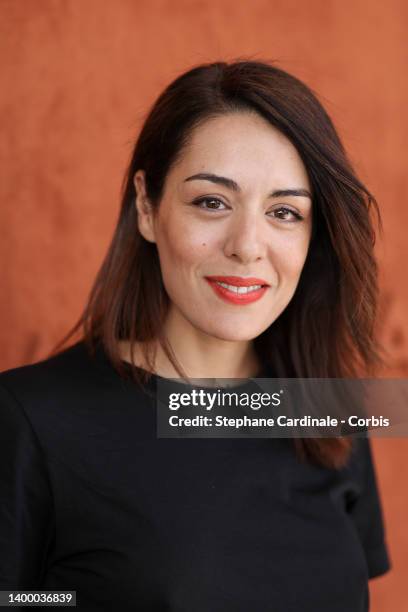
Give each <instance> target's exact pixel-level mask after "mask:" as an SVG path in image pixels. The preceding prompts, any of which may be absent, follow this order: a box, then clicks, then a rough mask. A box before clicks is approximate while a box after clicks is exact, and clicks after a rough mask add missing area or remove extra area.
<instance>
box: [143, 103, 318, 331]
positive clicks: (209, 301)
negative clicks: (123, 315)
mask: <svg viewBox="0 0 408 612" xmlns="http://www.w3.org/2000/svg"><path fill="white" fill-rule="evenodd" d="M135 184H136V188H137V192H138V198H137V202H138V203H137V206H138V211H139V215H138V218H139V228H140V230H141V232H142V235H143V236H144V237H145V238H146V239H147V240H150V241H152V242H155V243H156V244H157V249H158V253H159V259H160V265H161V270H162V276H163V282H164V285H165V287H166V290H167V293H168V295H169V297H170V301H171V307H170V315H171V319H172V322H173V325H174V323H175V324H176V328H177V330H178V331H180V333H184V332H185V331H186V330H187V329H188V328H190V330H191V328H194V330H195V331H199V332H202V333H203V334H207V335H209V336H212V337H215V338H218V339H222V340H235V341H238V340H239V341H242V340H252V339H253V338H255V337H257V336H259V335H260V334H261V333H262V332H263V331H265V330H266V329H267V328H268V327H269V326H270V325H271V323H273V322H274V321H275V320H276V318H277V317H278V316H279V315H280V314H281V313H282V311H283V310H284V309H285V308H286V306H287V305H288V303H289V302H290V300H291V298H292V296H293V294H294V292H295V289H296V286H297V284H298V281H299V277H300V273H301V271H302V268H303V265H304V262H305V259H306V255H307V251H308V247H309V242H310V236H311V229H312V201H311V188H310V184H309V180H308V176H307V173H306V169H305V167H304V165H303V162H302V161H301V159H300V156H299V154H298V153H297V151H296V149H295V147H294V146H293V145H292V144H291V142H290V141H289V140H288V139H287V138H286V137H285V136H284V135H283V134H282V133H281V132H279V131H278V130H276V129H275V128H273V127H272V126H271V125H270V124H269V123H267V122H266V120H264V119H263V118H262V117H260V116H259V115H257V114H255V113H250V112H236V113H230V114H227V115H223V116H220V117H216V118H211V119H209V120H207V121H206V122H205V123H203V124H202V125H200V126H199V127H197V128H195V129H194V130H193V132H192V134H191V137H190V140H189V143H188V144H187V145H186V146H185V148H184V149H183V151H182V152H181V156H180V158H179V160H178V161H177V163H176V164H175V165H174V166H173V168H172V169H171V170H170V171H169V173H168V175H167V177H166V181H165V186H164V192H163V197H162V200H161V201H160V205H159V207H158V210H157V211H156V213H155V214H154V213H153V212H152V209H151V207H149V203H148V202H147V200H146V198H145V197H144V195H143V194H145V192H144V180H143V172H142V171H139V172H138V173H137V174H136V176H135Z"/></svg>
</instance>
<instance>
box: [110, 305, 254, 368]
mask: <svg viewBox="0 0 408 612" xmlns="http://www.w3.org/2000/svg"><path fill="white" fill-rule="evenodd" d="M181 327H183V329H181ZM164 335H165V337H166V338H167V341H168V343H169V344H170V347H171V349H172V351H173V354H174V355H175V357H176V359H177V361H178V363H179V365H180V366H181V368H182V370H183V371H184V373H185V374H186V375H187V377H188V378H193V379H194V378H214V379H217V378H250V377H255V376H257V375H259V371H260V364H259V359H258V356H257V354H256V352H255V349H254V345H253V341H247V340H240V341H232V340H224V339H219V338H215V337H214V336H210V335H208V334H205V333H204V332H202V331H200V330H198V329H197V328H195V327H193V326H192V325H190V324H188V325H185V324H184V321H183V325H182V326H181V325H180V318H179V316H177V313H174V311H173V312H170V313H169V316H168V317H167V319H166V322H165V325H164ZM135 348H136V351H135V359H136V365H139V366H140V367H145V366H144V358H143V345H141V344H138V345H136V347H135ZM154 348H155V358H154V371H155V373H156V374H158V375H159V376H162V377H164V378H173V377H174V378H178V377H179V373H178V372H177V370H176V369H175V367H174V366H173V364H172V363H171V361H170V360H169V358H168V357H167V355H166V353H165V351H164V350H163V348H162V346H161V345H160V343H159V342H156V343H155V345H154ZM120 352H121V355H122V358H123V359H125V361H130V347H129V343H128V342H121V343H120Z"/></svg>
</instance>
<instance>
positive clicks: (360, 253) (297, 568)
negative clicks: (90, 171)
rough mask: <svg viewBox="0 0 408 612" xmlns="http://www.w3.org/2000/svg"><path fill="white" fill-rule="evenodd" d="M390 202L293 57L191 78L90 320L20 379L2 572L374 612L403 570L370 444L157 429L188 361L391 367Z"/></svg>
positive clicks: (86, 590)
mask: <svg viewBox="0 0 408 612" xmlns="http://www.w3.org/2000/svg"><path fill="white" fill-rule="evenodd" d="M372 206H374V209H375V210H376V204H375V200H374V199H373V198H372V196H371V195H370V193H369V192H368V191H367V189H366V188H365V187H364V186H363V185H362V184H361V182H360V181H359V180H358V179H357V177H356V175H355V174H354V172H353V170H352V168H351V166H350V164H349V162H348V161H347V157H346V154H345V152H344V149H343V147H342V145H341V143H340V141H339V138H338V136H337V134H336V132H335V129H334V127H333V125H332V122H331V120H330V118H329V117H328V116H327V114H326V112H325V111H324V109H323V108H322V106H321V105H320V103H319V102H318V100H317V99H316V97H315V96H314V95H313V93H312V92H311V91H310V90H309V89H308V88H307V87H306V86H305V85H304V84H303V83H301V82H300V81H299V80H297V79H296V78H294V77H293V76H291V75H289V74H288V73H286V72H284V71H282V70H280V69H278V68H276V67H274V66H271V65H269V64H267V63H262V62H253V61H239V62H235V63H231V64H226V63H214V64H208V65H202V66H198V67H196V68H194V69H192V70H190V71H188V72H186V73H185V74H183V75H181V76H180V77H179V78H177V79H176V80H175V81H174V82H173V83H171V84H170V85H169V87H168V88H167V89H166V90H165V91H164V92H163V93H162V94H161V96H160V97H159V98H158V100H157V102H156V103H155V105H154V107H153V109H152V110H151V112H150V114H149V116H148V117H147V119H146V121H145V123H144V126H143V129H142V130H141V133H140V135H139V138H138V140H137V143H136V146H135V150H134V154H133V157H132V160H131V163H130V167H129V171H128V174H127V179H126V182H125V185H124V194H123V201H122V208H121V213H120V217H119V220H118V224H117V228H116V231H115V234H114V237H113V240H112V243H111V246H110V248H109V251H108V253H107V256H106V258H105V260H104V262H103V265H102V267H101V270H100V272H99V274H98V276H97V279H96V282H95V284H94V287H93V290H92V292H91V294H90V298H89V301H88V303H87V305H86V308H85V310H84V313H83V315H82V317H81V318H80V320H79V321H78V323H77V324H76V326H75V327H74V328H73V330H72V331H71V333H70V334H69V335H68V338H69V337H71V336H72V334H74V333H75V332H76V331H77V330H78V329H79V328H80V327H82V329H83V336H82V338H81V339H80V340H78V341H77V342H76V343H75V344H74V345H73V346H71V347H69V348H68V349H65V350H63V351H61V352H59V353H58V352H57V354H55V355H52V356H51V357H49V358H48V359H47V360H44V361H42V362H38V363H37V364H33V365H29V366H25V367H21V368H17V369H14V370H9V371H8V372H4V373H2V374H1V376H0V383H1V389H2V391H1V406H2V410H1V415H2V416H1V418H2V432H3V433H2V444H1V448H2V455H3V456H2V459H3V460H2V462H1V465H2V470H3V472H2V475H1V487H2V489H3V491H4V493H3V497H4V499H5V500H6V503H5V504H4V513H3V515H2V520H1V534H0V538H1V539H0V544H1V550H2V553H1V566H0V577H1V578H0V581H1V588H2V589H3V590H4V589H42V590H55V591H61V590H76V592H77V605H78V607H80V608H83V609H87V610H90V609H109V610H113V609H122V608H123V609H126V608H129V609H133V610H169V611H170V610H172V611H177V612H182V611H183V612H187V611H188V612H192V611H194V612H204V611H205V612H216V611H223V612H228V611H234V612H238V611H241V610H242V611H244V610H245V611H247V610H257V611H273V612H280V611H282V612H290V611H295V610H296V611H298V610H302V612H307V611H309V610H310V611H313V612H317V611H319V610H321V611H324V612H327V611H328V610H330V611H331V612H335V611H339V612H340V611H341V612H345V611H346V610H347V612H354V611H355V612H357V611H358V612H362V611H365V610H368V588H367V585H368V579H369V578H372V577H374V576H378V575H380V574H383V573H384V572H386V571H387V570H388V569H389V560H388V555H387V549H386V545H385V543H384V530H383V523H382V514H381V506H380V502H379V498H378V492H377V487H376V480H375V474H374V469H373V464H372V458H371V451H370V446H369V441H368V440H367V439H366V438H358V439H356V440H354V441H351V439H350V438H347V439H346V438H319V439H296V440H290V439H275V440H268V439H251V440H247V439H239V440H237V439H176V440H174V439H158V438H157V435H156V420H155V419H156V414H155V404H154V395H155V390H156V389H157V385H158V383H159V382H162V381H163V379H167V378H172V377H182V378H183V379H184V382H179V383H176V384H178V385H180V386H181V388H185V385H186V383H187V384H188V382H189V381H190V380H191V379H193V378H194V379H195V378H202V377H205V378H217V379H218V378H243V379H247V378H249V377H253V376H267V377H271V378H272V377H278V376H283V377H293V378H296V377H306V378H308V377H322V378H326V377H353V376H356V375H360V374H364V373H368V374H373V372H375V368H376V366H377V365H378V364H379V363H380V359H379V356H378V346H377V343H376V340H375V337H374V333H373V330H374V320H375V312H376V300H377V269H376V263H375V259H374V256H373V243H374V231H373V226H372V225H373V224H372V221H371V218H370V208H371V207H372ZM68 338H65V340H67V339H68ZM61 346H62V343H61V344H60V345H58V347H57V349H60V348H61Z"/></svg>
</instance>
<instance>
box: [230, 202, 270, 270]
mask: <svg viewBox="0 0 408 612" xmlns="http://www.w3.org/2000/svg"><path fill="white" fill-rule="evenodd" d="M234 217H235V218H232V219H231V223H230V224H229V226H228V231H227V236H226V239H225V243H224V254H225V255H226V256H227V257H232V258H234V259H236V260H238V261H240V262H242V263H244V264H248V263H251V262H254V261H258V260H262V259H264V258H265V257H266V251H267V238H266V235H265V227H264V225H265V219H264V217H263V215H262V214H260V213H259V210H258V211H256V212H254V211H239V212H238V211H237V213H236V215H235V216H234Z"/></svg>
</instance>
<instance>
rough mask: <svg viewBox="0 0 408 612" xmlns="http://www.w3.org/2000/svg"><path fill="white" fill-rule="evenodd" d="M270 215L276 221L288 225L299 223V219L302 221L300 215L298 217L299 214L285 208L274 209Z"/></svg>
mask: <svg viewBox="0 0 408 612" xmlns="http://www.w3.org/2000/svg"><path fill="white" fill-rule="evenodd" d="M271 213H273V215H272V216H274V217H275V218H276V219H279V220H280V221H285V222H288V223H295V222H296V221H300V220H301V219H303V217H302V215H299V213H297V212H295V211H294V210H292V209H290V208H287V207H286V206H281V207H280V208H275V210H272V211H271Z"/></svg>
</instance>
